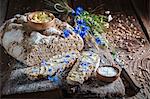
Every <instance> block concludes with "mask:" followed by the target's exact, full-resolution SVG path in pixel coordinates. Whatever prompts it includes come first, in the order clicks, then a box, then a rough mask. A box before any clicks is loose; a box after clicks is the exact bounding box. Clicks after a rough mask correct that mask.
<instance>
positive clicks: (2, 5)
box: [0, 0, 8, 26]
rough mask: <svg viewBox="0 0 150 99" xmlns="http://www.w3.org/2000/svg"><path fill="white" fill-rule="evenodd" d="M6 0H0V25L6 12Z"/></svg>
mask: <svg viewBox="0 0 150 99" xmlns="http://www.w3.org/2000/svg"><path fill="white" fill-rule="evenodd" d="M7 4H8V0H0V26H1V25H2V23H3V21H4V19H5V16H6V12H7Z"/></svg>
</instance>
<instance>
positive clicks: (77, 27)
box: [74, 25, 80, 34]
mask: <svg viewBox="0 0 150 99" xmlns="http://www.w3.org/2000/svg"><path fill="white" fill-rule="evenodd" d="M79 31H80V27H79V26H78V25H77V26H76V27H75V28H74V32H75V33H77V34H78V32H79Z"/></svg>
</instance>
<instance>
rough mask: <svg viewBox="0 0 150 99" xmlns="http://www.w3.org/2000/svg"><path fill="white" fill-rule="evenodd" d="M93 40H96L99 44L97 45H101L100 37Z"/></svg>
mask: <svg viewBox="0 0 150 99" xmlns="http://www.w3.org/2000/svg"><path fill="white" fill-rule="evenodd" d="M95 41H96V43H97V44H99V45H101V43H102V42H101V39H100V38H98V37H97V38H96V39H95Z"/></svg>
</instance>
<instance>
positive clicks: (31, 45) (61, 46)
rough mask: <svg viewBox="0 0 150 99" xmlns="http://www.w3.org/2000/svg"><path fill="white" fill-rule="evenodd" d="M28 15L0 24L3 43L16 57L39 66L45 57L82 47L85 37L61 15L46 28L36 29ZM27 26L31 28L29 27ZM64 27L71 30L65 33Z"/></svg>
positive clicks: (46, 58) (79, 49)
mask: <svg viewBox="0 0 150 99" xmlns="http://www.w3.org/2000/svg"><path fill="white" fill-rule="evenodd" d="M26 19H27V16H26V15H16V16H15V17H14V18H12V19H10V20H8V21H6V22H5V23H4V25H2V27H1V28H0V33H2V36H1V39H0V40H1V45H2V46H3V47H4V48H5V50H6V51H7V52H8V53H9V54H10V55H11V56H13V57H14V58H16V59H17V60H19V61H21V62H23V63H25V64H27V65H28V66H37V65H39V64H40V63H41V62H42V60H43V59H45V60H46V61H47V60H49V59H50V58H51V57H52V56H55V55H59V54H61V53H63V52H68V51H71V50H78V51H81V50H82V49H83V47H84V42H83V40H82V38H81V37H80V36H79V35H78V34H76V33H74V32H73V28H72V27H71V26H70V25H69V24H67V23H65V22H62V21H60V20H59V19H57V18H56V19H55V23H54V25H53V26H52V27H50V28H49V29H47V30H44V31H33V30H32V29H29V27H28V25H27V20H26ZM27 27H28V28H27ZM64 30H67V31H69V35H68V36H67V37H65V36H64V35H65V34H64Z"/></svg>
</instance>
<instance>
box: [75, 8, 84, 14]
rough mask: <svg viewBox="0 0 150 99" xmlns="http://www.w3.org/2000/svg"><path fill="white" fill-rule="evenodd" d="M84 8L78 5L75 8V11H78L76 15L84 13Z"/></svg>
mask: <svg viewBox="0 0 150 99" xmlns="http://www.w3.org/2000/svg"><path fill="white" fill-rule="evenodd" d="M83 11H84V10H83V8H82V7H80V6H79V7H77V8H76V9H75V13H76V15H80V14H82V13H83Z"/></svg>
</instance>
